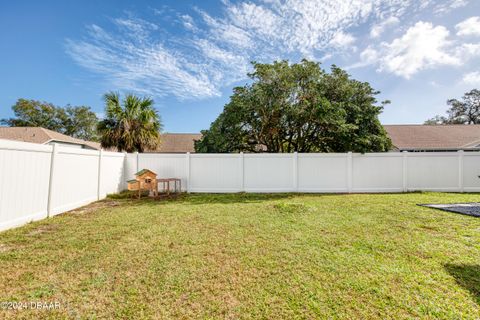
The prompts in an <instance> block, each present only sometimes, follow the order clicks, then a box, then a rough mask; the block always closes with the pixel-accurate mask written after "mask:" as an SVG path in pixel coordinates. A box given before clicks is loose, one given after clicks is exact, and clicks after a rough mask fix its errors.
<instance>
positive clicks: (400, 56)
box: [380, 21, 460, 79]
mask: <svg viewBox="0 0 480 320" xmlns="http://www.w3.org/2000/svg"><path fill="white" fill-rule="evenodd" d="M448 36H449V31H448V30H447V29H446V28H445V27H443V26H437V27H434V26H433V25H432V24H431V23H428V22H422V21H420V22H417V23H416V24H415V25H414V26H413V27H411V28H409V29H408V30H407V32H406V33H405V34H404V35H403V36H402V37H400V38H397V39H395V40H393V41H392V42H391V43H384V44H383V49H384V53H385V54H384V56H383V58H382V63H381V65H380V70H386V71H389V72H393V73H395V74H397V75H400V76H403V77H405V78H407V79H408V78H410V77H411V76H412V75H413V74H415V73H417V72H418V71H420V70H423V69H428V68H432V67H434V66H436V65H459V64H460V60H459V59H458V58H457V57H455V56H452V55H451V54H450V53H449V52H448V51H447V50H446V49H447V48H448V46H449V44H450V42H449V40H448Z"/></svg>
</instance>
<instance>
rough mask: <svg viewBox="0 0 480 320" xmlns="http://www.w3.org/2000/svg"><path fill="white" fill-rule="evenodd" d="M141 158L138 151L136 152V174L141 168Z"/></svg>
mask: <svg viewBox="0 0 480 320" xmlns="http://www.w3.org/2000/svg"><path fill="white" fill-rule="evenodd" d="M139 157H140V156H139V155H138V151H135V159H136V166H137V170H136V171H135V172H138V171H140V168H139V167H138V165H139V162H140V159H139Z"/></svg>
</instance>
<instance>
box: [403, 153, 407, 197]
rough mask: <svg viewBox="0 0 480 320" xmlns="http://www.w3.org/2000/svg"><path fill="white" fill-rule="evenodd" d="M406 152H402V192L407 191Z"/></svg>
mask: <svg viewBox="0 0 480 320" xmlns="http://www.w3.org/2000/svg"><path fill="white" fill-rule="evenodd" d="M407 156H408V151H402V189H403V192H407V191H408V181H407V180H408V161H407Z"/></svg>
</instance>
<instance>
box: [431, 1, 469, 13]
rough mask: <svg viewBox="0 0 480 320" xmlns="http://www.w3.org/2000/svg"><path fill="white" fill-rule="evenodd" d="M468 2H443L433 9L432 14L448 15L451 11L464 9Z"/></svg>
mask: <svg viewBox="0 0 480 320" xmlns="http://www.w3.org/2000/svg"><path fill="white" fill-rule="evenodd" d="M469 1H470V0H445V1H442V2H441V3H440V4H437V5H436V6H435V7H434V8H433V12H434V13H436V14H439V15H443V14H446V13H449V12H450V11H452V10H455V9H459V8H462V7H465V6H466V5H467V4H468V3H469Z"/></svg>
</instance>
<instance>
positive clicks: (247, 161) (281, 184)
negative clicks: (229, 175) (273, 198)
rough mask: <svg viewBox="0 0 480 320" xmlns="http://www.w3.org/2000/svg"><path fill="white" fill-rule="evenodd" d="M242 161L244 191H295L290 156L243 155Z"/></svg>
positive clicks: (292, 161) (292, 159)
mask: <svg viewBox="0 0 480 320" xmlns="http://www.w3.org/2000/svg"><path fill="white" fill-rule="evenodd" d="M243 161H244V164H243V166H244V188H245V191H247V192H289V191H295V190H294V172H293V170H294V167H293V165H294V158H293V157H292V154H267V153H264V154H245V155H244V160H243Z"/></svg>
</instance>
